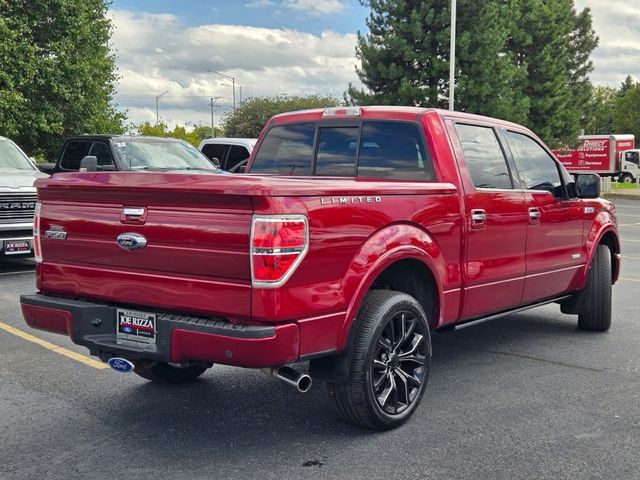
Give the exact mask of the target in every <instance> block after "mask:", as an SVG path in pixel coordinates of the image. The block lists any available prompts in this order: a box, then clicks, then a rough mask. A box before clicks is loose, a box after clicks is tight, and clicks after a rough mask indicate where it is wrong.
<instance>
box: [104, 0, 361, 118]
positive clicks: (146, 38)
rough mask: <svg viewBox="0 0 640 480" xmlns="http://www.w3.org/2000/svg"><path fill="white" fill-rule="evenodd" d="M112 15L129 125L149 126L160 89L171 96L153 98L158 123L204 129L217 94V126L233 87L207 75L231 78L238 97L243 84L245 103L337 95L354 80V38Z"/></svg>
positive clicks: (156, 16)
mask: <svg viewBox="0 0 640 480" xmlns="http://www.w3.org/2000/svg"><path fill="white" fill-rule="evenodd" d="M303 2H304V0H297V3H303ZM316 3H323V2H316ZM324 3H327V4H331V3H333V2H331V1H328V2H324ZM338 3H339V2H338ZM111 14H112V17H113V23H114V26H115V30H114V35H113V39H112V40H113V46H114V49H115V50H116V52H117V58H118V61H117V64H118V67H119V74H120V76H121V80H120V82H119V86H118V95H117V96H116V102H117V103H118V104H119V105H120V106H121V107H124V108H128V110H129V117H130V119H131V120H132V121H135V122H139V121H144V120H149V121H155V96H157V95H160V94H161V93H162V92H164V91H168V92H169V93H168V94H166V95H165V96H163V97H162V99H160V101H159V107H160V108H159V110H160V114H161V117H162V118H163V119H164V120H166V121H169V122H170V123H175V122H180V123H183V122H186V121H190V122H194V123H198V122H202V123H205V124H208V123H209V122H210V110H209V107H208V104H209V97H216V96H220V97H222V98H220V99H219V100H218V101H217V103H218V105H219V106H220V108H218V109H217V110H216V111H215V116H216V121H217V122H218V121H219V119H220V115H221V114H222V113H223V112H224V111H228V110H229V108H230V106H231V104H232V89H231V87H230V86H229V84H230V82H229V81H228V80H226V79H225V78H224V77H222V76H220V75H216V74H214V73H211V72H210V71H211V70H216V71H218V72H221V73H224V74H225V75H228V76H232V77H235V81H236V95H237V96H238V97H239V91H240V87H242V94H243V97H245V98H246V97H248V96H252V97H255V96H265V95H278V94H283V93H286V94H288V95H300V94H331V95H334V96H336V97H338V98H341V96H342V93H343V92H344V90H345V89H346V87H347V85H348V83H349V82H354V83H356V82H357V81H358V78H357V76H356V74H355V63H356V58H355V45H356V35H355V34H347V35H341V34H338V33H335V32H330V31H327V32H323V33H322V34H320V35H313V34H311V33H306V32H300V31H297V30H289V29H269V28H257V27H248V26H238V25H217V24H216V25H200V26H195V27H185V26H183V25H182V24H181V23H180V21H179V19H178V17H176V16H174V15H170V14H150V13H142V14H140V13H133V12H129V11H122V10H119V11H118V10H116V11H112V12H111ZM208 71H209V72H208Z"/></svg>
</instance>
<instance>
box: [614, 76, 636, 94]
mask: <svg viewBox="0 0 640 480" xmlns="http://www.w3.org/2000/svg"><path fill="white" fill-rule="evenodd" d="M633 85H634V82H633V78H631V75H627V78H625V79H624V82H622V84H621V85H620V90H618V95H619V96H621V97H624V95H625V94H626V93H627V92H628V91H629V90H631V89H632V88H633Z"/></svg>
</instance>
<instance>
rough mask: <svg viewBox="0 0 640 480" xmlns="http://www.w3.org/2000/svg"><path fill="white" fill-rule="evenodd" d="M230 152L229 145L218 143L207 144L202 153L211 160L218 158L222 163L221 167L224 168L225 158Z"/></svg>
mask: <svg viewBox="0 0 640 480" xmlns="http://www.w3.org/2000/svg"><path fill="white" fill-rule="evenodd" d="M227 150H229V145H222V144H217V143H207V144H206V145H204V146H203V147H202V153H204V154H205V155H206V156H207V158H208V159H209V160H213V159H214V158H217V159H218V160H219V161H220V166H221V167H222V168H224V166H223V163H222V162H224V157H225V155H226V154H227Z"/></svg>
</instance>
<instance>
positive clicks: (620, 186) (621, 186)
mask: <svg viewBox="0 0 640 480" xmlns="http://www.w3.org/2000/svg"><path fill="white" fill-rule="evenodd" d="M637 188H638V185H636V184H635V183H618V182H611V190H636V189H637Z"/></svg>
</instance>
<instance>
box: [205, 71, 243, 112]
mask: <svg viewBox="0 0 640 480" xmlns="http://www.w3.org/2000/svg"><path fill="white" fill-rule="evenodd" d="M207 72H211V73H215V74H217V75H220V76H221V77H224V78H227V79H229V80H231V87H232V88H233V111H234V112H235V111H236V77H232V76H231V75H227V74H224V73H220V72H218V71H216V70H211V69H209V70H207Z"/></svg>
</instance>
